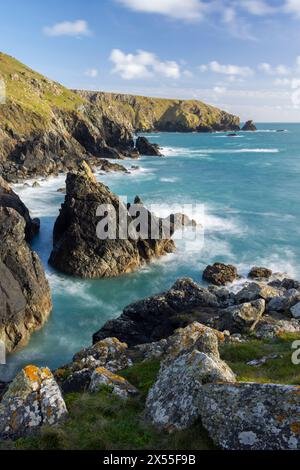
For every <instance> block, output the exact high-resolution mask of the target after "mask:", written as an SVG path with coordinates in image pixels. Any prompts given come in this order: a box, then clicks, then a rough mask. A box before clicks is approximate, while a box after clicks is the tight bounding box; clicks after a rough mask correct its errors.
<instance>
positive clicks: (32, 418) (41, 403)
mask: <svg viewBox="0 0 300 470" xmlns="http://www.w3.org/2000/svg"><path fill="white" fill-rule="evenodd" d="M66 416H67V408H66V404H65V402H64V399H63V397H62V395H61V392H60V389H59V387H58V385H57V383H56V382H55V380H54V377H53V375H52V373H51V372H50V370H49V369H39V368H38V367H35V366H27V367H25V368H24V369H23V370H22V371H21V372H20V373H19V374H18V375H17V376H16V378H15V379H14V381H13V382H12V383H11V384H10V386H9V388H8V390H7V391H6V393H5V394H4V396H3V398H2V400H1V402H0V439H17V438H19V437H24V436H28V435H31V434H32V433H33V432H35V431H37V430H38V429H39V428H40V427H41V426H43V425H54V424H56V423H58V422H59V421H60V420H62V419H63V418H65V417H66Z"/></svg>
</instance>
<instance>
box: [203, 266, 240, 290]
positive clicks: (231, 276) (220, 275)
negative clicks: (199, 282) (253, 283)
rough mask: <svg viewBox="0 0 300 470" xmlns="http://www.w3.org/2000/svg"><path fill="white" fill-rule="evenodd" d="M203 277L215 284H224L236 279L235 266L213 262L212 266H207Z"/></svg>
mask: <svg viewBox="0 0 300 470" xmlns="http://www.w3.org/2000/svg"><path fill="white" fill-rule="evenodd" d="M203 279H204V280H205V281H207V282H209V283H211V284H214V285H216V286H225V285H226V284H228V283H231V282H233V281H235V280H236V279H238V273H237V269H236V267H235V266H232V265H226V264H222V263H215V264H214V265H213V266H207V268H206V269H205V270H204V272H203Z"/></svg>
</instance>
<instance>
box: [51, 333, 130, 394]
mask: <svg viewBox="0 0 300 470" xmlns="http://www.w3.org/2000/svg"><path fill="white" fill-rule="evenodd" d="M131 366H132V361H131V359H130V357H129V353H128V346H127V344H125V343H121V342H120V341H119V340H117V339H116V338H106V339H104V340H102V341H99V342H98V343H96V344H95V345H94V346H91V347H90V348H86V349H83V350H82V351H80V352H79V353H77V354H75V356H74V357H73V362H71V363H70V364H67V365H66V366H64V367H61V368H60V369H57V370H56V371H55V377H56V379H57V381H58V382H59V384H60V386H61V388H62V390H63V391H64V393H73V392H83V391H85V390H87V389H88V388H89V385H90V382H91V377H92V374H93V372H94V370H95V369H97V368H99V367H104V368H105V369H108V370H109V371H111V372H117V371H120V370H123V369H127V368H128V367H131Z"/></svg>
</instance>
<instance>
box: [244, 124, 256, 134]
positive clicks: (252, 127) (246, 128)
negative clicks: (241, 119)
mask: <svg viewBox="0 0 300 470" xmlns="http://www.w3.org/2000/svg"><path fill="white" fill-rule="evenodd" d="M242 131H247V132H249V131H251V132H254V131H257V127H256V125H255V124H254V122H253V121H247V122H246V123H245V125H244V126H243V127H242Z"/></svg>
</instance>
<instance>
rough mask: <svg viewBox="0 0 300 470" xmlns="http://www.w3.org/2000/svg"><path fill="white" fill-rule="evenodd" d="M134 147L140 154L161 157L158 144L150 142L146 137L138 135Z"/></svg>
mask: <svg viewBox="0 0 300 470" xmlns="http://www.w3.org/2000/svg"><path fill="white" fill-rule="evenodd" d="M136 148H137V150H138V152H139V153H140V154H141V155H146V156H154V157H155V156H156V157H161V156H162V154H161V152H160V149H159V145H157V144H152V143H151V142H149V140H148V139H146V137H138V139H137V141H136Z"/></svg>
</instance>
